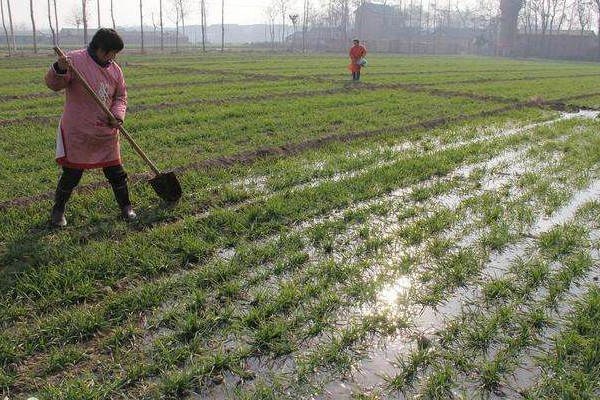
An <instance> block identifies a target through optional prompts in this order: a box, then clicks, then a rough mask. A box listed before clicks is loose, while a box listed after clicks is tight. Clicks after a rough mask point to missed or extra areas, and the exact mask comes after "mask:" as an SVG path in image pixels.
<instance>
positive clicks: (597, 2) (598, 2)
mask: <svg viewBox="0 0 600 400" xmlns="http://www.w3.org/2000/svg"><path fill="white" fill-rule="evenodd" d="M593 2H594V3H593V4H594V6H595V8H596V9H595V11H596V13H597V15H598V58H600V0H593Z"/></svg>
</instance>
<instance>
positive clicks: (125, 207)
mask: <svg viewBox="0 0 600 400" xmlns="http://www.w3.org/2000/svg"><path fill="white" fill-rule="evenodd" d="M112 189H113V193H114V194H115V199H116V200H117V204H118V205H119V207H120V208H121V216H122V217H123V219H124V220H126V221H128V222H131V221H135V220H136V218H137V215H136V214H135V211H133V207H132V206H131V201H130V200H129V188H128V187H127V182H125V183H122V184H121V185H119V186H113V187H112Z"/></svg>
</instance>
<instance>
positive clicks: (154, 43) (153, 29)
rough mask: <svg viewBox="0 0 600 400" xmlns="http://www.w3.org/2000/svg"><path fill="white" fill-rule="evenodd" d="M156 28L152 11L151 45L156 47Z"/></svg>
mask: <svg viewBox="0 0 600 400" xmlns="http://www.w3.org/2000/svg"><path fill="white" fill-rule="evenodd" d="M156 29H158V25H157V24H156V20H155V19H154V13H152V32H153V33H152V47H155V48H156Z"/></svg>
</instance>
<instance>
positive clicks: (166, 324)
mask: <svg viewBox="0 0 600 400" xmlns="http://www.w3.org/2000/svg"><path fill="white" fill-rule="evenodd" d="M307 60H309V61H307ZM51 61H52V58H51V56H50V54H47V55H46V56H39V57H35V58H34V57H29V58H18V59H4V60H0V100H1V101H0V398H2V399H4V398H5V397H7V398H8V399H10V400H13V399H26V398H28V397H29V396H35V397H37V398H38V399H40V400H45V399H48V400H58V399H73V400H87V399H89V400H97V399H213V398H215V399H222V398H225V399H239V400H242V399H336V400H338V399H348V400H358V399H361V400H375V399H381V400H383V399H500V398H510V399H528V400H529V399H532V400H533V399H557V400H558V399H597V398H600V287H599V285H598V278H599V277H600V265H599V264H600V217H599V215H600V120H599V119H598V118H597V116H598V112H600V65H598V64H591V63H570V62H551V61H541V60H510V59H499V58H483V57H467V56H464V57H463V56H452V57H432V56H418V57H417V56H411V57H406V56H389V55H378V54H373V55H370V57H369V62H370V64H369V67H367V68H366V70H365V71H364V73H363V80H362V81H361V82H360V83H352V82H350V76H349V73H348V71H347V69H346V66H347V64H348V61H347V59H346V57H345V56H342V55H339V56H337V55H310V57H306V56H305V55H293V54H287V55H282V54H277V55H273V54H260V53H238V54H233V53H231V54H227V53H226V54H223V55H219V54H210V55H198V54H191V53H186V54H181V55H167V54H163V55H160V54H154V55H152V56H141V55H127V54H126V55H123V56H122V57H120V58H119V62H120V64H121V66H122V68H123V71H124V74H125V78H126V80H127V84H128V87H129V112H128V116H127V119H126V126H127V127H128V128H129V130H130V132H131V134H132V135H133V136H134V137H135V138H136V140H138V142H139V144H140V146H141V147H142V148H143V149H145V150H146V151H147V152H148V155H149V156H150V158H151V159H153V160H155V162H156V163H157V164H158V165H159V166H160V167H161V168H163V169H174V170H175V171H176V173H177V175H178V177H179V179H180V180H181V182H182V186H183V188H184V196H183V198H182V199H181V200H180V202H178V203H177V204H174V205H169V204H164V203H162V202H161V201H159V200H158V199H157V197H156V195H155V193H154V192H153V191H152V189H151V188H150V187H149V185H148V184H147V180H148V178H149V176H150V175H149V174H148V172H147V169H146V167H145V164H144V163H143V162H142V161H141V160H140V159H139V157H137V155H136V154H135V153H134V152H133V150H132V149H131V147H130V146H129V145H128V143H123V156H124V160H125V167H126V169H127V171H128V173H129V177H130V187H131V191H132V199H133V202H134V206H135V209H136V211H137V213H138V220H137V221H136V222H133V223H129V224H128V223H125V222H124V221H122V220H121V219H120V218H119V217H118V210H117V207H116V205H115V202H114V198H113V194H112V192H111V190H110V188H109V187H108V186H107V185H105V184H103V182H104V176H103V175H102V172H98V171H91V172H88V173H86V174H85V175H84V178H83V180H82V183H81V184H80V187H79V188H78V190H77V191H76V192H75V194H74V196H73V198H72V200H71V201H70V203H69V204H68V207H67V219H68V220H69V226H68V227H67V228H65V229H60V230H50V229H49V227H48V218H49V211H50V209H51V207H52V197H53V192H54V189H55V187H56V183H57V180H58V177H59V175H60V171H59V168H58V167H57V166H56V164H55V162H54V149H55V138H56V129H57V124H58V120H59V118H60V114H61V111H62V105H63V102H64V99H63V95H62V94H56V93H52V92H50V91H49V90H48V89H46V88H45V86H44V84H43V77H44V74H45V72H46V70H47V68H48V67H49V65H50V63H51Z"/></svg>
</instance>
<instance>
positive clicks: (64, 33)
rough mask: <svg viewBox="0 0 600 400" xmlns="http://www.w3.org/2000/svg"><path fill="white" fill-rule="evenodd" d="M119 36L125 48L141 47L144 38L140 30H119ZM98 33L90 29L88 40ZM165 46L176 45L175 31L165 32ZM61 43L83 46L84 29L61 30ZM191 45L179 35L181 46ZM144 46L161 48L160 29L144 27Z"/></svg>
mask: <svg viewBox="0 0 600 400" xmlns="http://www.w3.org/2000/svg"><path fill="white" fill-rule="evenodd" d="M146 29H147V30H146ZM117 31H118V32H119V35H121V37H122V38H123V41H124V42H125V47H139V46H141V43H142V36H141V34H140V31H139V30H127V29H117ZM94 33H96V29H95V28H94V29H88V38H89V39H88V40H91V38H92V36H93V35H94ZM163 39H164V45H165V46H169V47H174V46H175V44H176V36H175V31H173V30H171V29H169V30H165V31H164V37H163ZM60 43H61V44H62V45H67V46H68V45H74V46H79V45H83V29H73V28H63V29H61V30H60ZM187 44H189V38H188V37H187V36H183V35H182V34H181V33H180V34H179V45H180V46H185V45H187ZM144 45H145V46H148V47H156V46H160V29H157V30H156V32H155V31H154V28H152V27H148V28H146V27H144Z"/></svg>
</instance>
